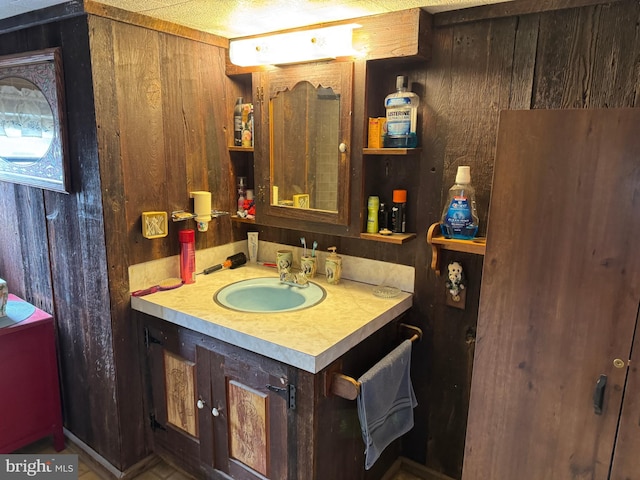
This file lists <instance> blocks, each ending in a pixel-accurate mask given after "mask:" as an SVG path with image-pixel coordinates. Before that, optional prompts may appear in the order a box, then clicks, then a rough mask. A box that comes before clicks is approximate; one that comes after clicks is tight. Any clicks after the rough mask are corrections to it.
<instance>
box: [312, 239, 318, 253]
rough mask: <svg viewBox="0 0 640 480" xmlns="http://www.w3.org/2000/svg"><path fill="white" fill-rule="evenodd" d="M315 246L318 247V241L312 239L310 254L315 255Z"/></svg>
mask: <svg viewBox="0 0 640 480" xmlns="http://www.w3.org/2000/svg"><path fill="white" fill-rule="evenodd" d="M316 248H318V242H316V241H315V240H314V241H313V247H312V248H311V256H312V257H315V256H316Z"/></svg>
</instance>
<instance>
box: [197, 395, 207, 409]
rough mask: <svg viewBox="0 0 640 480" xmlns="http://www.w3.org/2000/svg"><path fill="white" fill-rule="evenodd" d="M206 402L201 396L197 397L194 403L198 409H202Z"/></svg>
mask: <svg viewBox="0 0 640 480" xmlns="http://www.w3.org/2000/svg"><path fill="white" fill-rule="evenodd" d="M206 404H207V402H205V401H204V400H202V399H201V398H200V399H198V402H197V403H196V405H197V406H198V410H202V409H203V408H204V406H205V405H206Z"/></svg>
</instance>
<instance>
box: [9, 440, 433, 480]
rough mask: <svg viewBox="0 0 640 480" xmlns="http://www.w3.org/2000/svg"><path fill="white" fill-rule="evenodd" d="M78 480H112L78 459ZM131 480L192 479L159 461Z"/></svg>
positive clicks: (44, 448)
mask: <svg viewBox="0 0 640 480" xmlns="http://www.w3.org/2000/svg"><path fill="white" fill-rule="evenodd" d="M16 453H25V454H37V453H51V454H56V453H57V454H65V453H66V454H79V453H80V452H78V451H76V450H75V449H74V448H73V446H71V445H70V444H69V442H67V447H66V448H65V449H64V450H63V451H61V452H56V451H55V449H54V448H53V444H52V441H51V439H49V438H45V439H43V440H40V441H38V442H35V443H33V444H31V445H29V446H27V447H25V448H21V449H20V450H18V451H17V452H16ZM78 480H112V478H111V477H110V476H108V475H105V474H104V473H102V472H99V471H96V470H93V469H92V468H91V467H90V466H89V464H88V463H86V462H84V461H83V460H82V458H81V457H80V456H79V457H78ZM132 480H193V477H191V476H190V475H187V474H185V473H183V472H181V471H179V470H176V469H175V468H173V467H172V466H170V465H169V464H167V463H166V462H164V461H162V460H160V461H159V462H158V463H156V464H155V465H153V466H151V467H150V468H149V469H148V470H147V471H145V472H143V473H141V474H140V475H137V476H136V477H134V479H132ZM393 480H421V478H420V477H416V476H415V475H412V474H411V473H408V472H398V474H396V476H395V477H394V478H393Z"/></svg>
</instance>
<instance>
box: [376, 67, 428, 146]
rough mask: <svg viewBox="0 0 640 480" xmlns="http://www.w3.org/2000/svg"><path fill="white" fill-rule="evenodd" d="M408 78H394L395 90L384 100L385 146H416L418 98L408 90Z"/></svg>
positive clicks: (402, 76) (401, 76)
mask: <svg viewBox="0 0 640 480" xmlns="http://www.w3.org/2000/svg"><path fill="white" fill-rule="evenodd" d="M408 86H409V79H408V77H406V76H404V75H399V76H398V77H397V78H396V91H395V92H394V93H390V94H389V95H387V97H386V98H385V100H384V106H385V109H386V112H387V133H386V135H385V137H384V146H385V148H415V147H417V146H418V135H417V133H416V129H417V127H418V125H417V124H418V106H419V105H420V98H419V97H418V95H416V94H415V93H413V92H410V91H408Z"/></svg>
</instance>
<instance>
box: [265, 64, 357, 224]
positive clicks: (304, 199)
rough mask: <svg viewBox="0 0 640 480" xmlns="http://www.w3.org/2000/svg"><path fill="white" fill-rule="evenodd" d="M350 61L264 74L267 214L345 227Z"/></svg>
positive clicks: (349, 126) (347, 204)
mask: <svg viewBox="0 0 640 480" xmlns="http://www.w3.org/2000/svg"><path fill="white" fill-rule="evenodd" d="M352 71H353V66H352V64H351V63H325V64H313V65H299V66H295V67H287V68H282V69H279V70H275V71H272V72H269V73H268V87H267V91H268V92H269V97H268V104H267V105H268V125H269V128H268V138H269V154H268V158H269V186H270V188H269V196H270V201H269V202H267V203H268V205H266V210H267V212H266V213H267V214H268V215H272V216H276V217H287V218H292V219H296V220H308V221H312V222H321V223H331V224H336V225H347V224H348V223H349V188H350V185H349V176H350V175H349V171H350V156H351V155H350V151H349V147H350V141H351V108H352V105H351V102H352V95H351V89H352Z"/></svg>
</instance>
